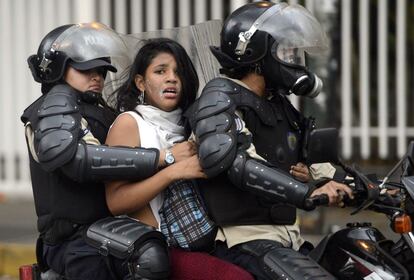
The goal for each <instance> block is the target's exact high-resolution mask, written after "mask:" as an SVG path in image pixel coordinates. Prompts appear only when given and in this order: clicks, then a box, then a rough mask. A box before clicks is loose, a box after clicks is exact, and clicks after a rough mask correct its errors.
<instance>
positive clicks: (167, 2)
mask: <svg viewBox="0 0 414 280" xmlns="http://www.w3.org/2000/svg"><path fill="white" fill-rule="evenodd" d="M204 2H205V1H202V3H204ZM173 4H174V1H171V0H163V2H162V5H161V7H162V27H161V28H163V29H165V28H173V27H174V5H173ZM197 4H199V3H197Z"/></svg>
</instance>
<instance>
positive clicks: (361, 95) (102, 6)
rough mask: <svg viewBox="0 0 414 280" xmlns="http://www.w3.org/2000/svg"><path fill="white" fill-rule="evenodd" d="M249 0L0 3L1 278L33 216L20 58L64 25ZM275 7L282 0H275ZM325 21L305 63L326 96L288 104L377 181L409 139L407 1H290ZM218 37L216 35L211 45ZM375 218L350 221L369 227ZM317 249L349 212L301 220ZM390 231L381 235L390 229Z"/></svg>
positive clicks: (411, 60) (145, 17)
mask: <svg viewBox="0 0 414 280" xmlns="http://www.w3.org/2000/svg"><path fill="white" fill-rule="evenodd" d="M248 2H253V1H246V0H116V1H115V0H0V38H1V43H0V119H1V120H2V121H1V125H0V131H1V133H0V135H1V137H0V279H8V278H13V277H16V275H17V267H18V266H19V265H20V264H23V263H31V262H34V242H35V239H36V218H35V213H34V206H33V202H32V190H31V186H30V174H29V168H28V158H27V151H26V146H25V139H24V129H23V125H22V123H21V122H20V115H21V113H22V112H23V110H24V108H26V107H27V106H28V105H29V104H30V103H31V102H33V101H34V100H35V99H36V98H38V97H39V96H40V85H39V84H37V83H35V82H34V81H33V79H32V77H31V74H30V71H29V69H28V67H27V63H26V59H27V57H28V56H29V55H30V54H33V53H36V52H37V47H38V45H39V43H40V41H41V39H42V38H43V37H44V36H45V35H46V33H48V32H49V31H50V30H52V29H53V28H55V27H57V26H59V25H62V24H67V23H78V22H89V21H99V22H102V23H104V24H106V25H108V26H110V27H112V28H113V29H115V30H116V31H118V32H120V33H123V34H130V33H141V32H146V31H154V30H159V29H170V28H174V27H183V26H188V25H193V24H197V23H201V22H205V21H207V20H212V19H219V20H220V19H224V18H226V16H227V15H228V14H229V13H231V12H232V11H233V10H235V9H236V8H238V7H239V6H241V5H243V4H245V3H248ZM273 2H281V1H273ZM284 2H289V3H298V4H302V5H304V6H305V7H307V8H308V9H309V10H310V11H311V12H312V13H313V14H314V15H315V16H316V17H317V18H318V19H319V20H320V22H321V23H322V26H323V27H324V28H325V31H326V33H327V34H328V37H329V40H330V44H331V48H330V51H329V52H328V53H326V54H325V55H324V56H323V57H318V58H309V61H310V68H311V69H313V70H314V71H315V72H316V73H317V74H318V76H320V77H321V78H322V79H323V81H324V90H323V92H322V93H321V94H320V95H319V96H318V98H316V99H313V100H310V99H304V98H297V97H292V98H291V101H292V103H293V104H294V105H295V106H296V107H297V108H298V109H299V110H301V111H302V112H304V113H305V115H312V116H314V117H316V119H317V122H318V126H319V127H330V126H334V127H337V128H339V130H340V137H341V155H342V157H343V158H344V159H345V161H346V162H347V163H356V164H357V165H358V166H360V168H361V169H362V170H364V171H365V172H368V173H369V172H375V173H377V174H378V175H379V176H380V177H381V176H384V175H385V174H386V173H387V171H388V170H389V169H390V168H391V166H392V165H393V164H394V163H396V162H397V161H398V159H399V158H400V157H401V156H402V155H403V154H404V153H405V150H406V148H407V145H408V143H409V142H410V141H411V140H414V114H413V115H411V113H412V111H411V110H412V108H411V106H414V94H413V90H412V89H413V88H414V0H302V1H301V0H290V1H284ZM218 35H219V34H216V36H217V38H218ZM381 218H382V217H381V216H378V217H377V216H375V215H374V214H372V213H362V214H358V215H357V217H352V220H358V221H371V222H373V223H374V225H376V226H378V227H380V228H381V229H384V230H386V228H387V227H388V225H387V224H385V222H386V221H385V219H384V220H382V219H381ZM299 220H300V222H301V224H302V229H303V231H304V233H305V234H307V236H308V237H309V239H311V241H313V242H314V243H316V242H317V241H318V240H319V239H320V237H321V236H322V235H323V234H326V233H327V232H329V231H330V230H335V229H336V228H338V227H342V226H344V225H345V224H346V222H348V221H350V220H351V218H350V217H349V210H347V209H345V210H342V209H341V210H336V211H329V212H328V211H326V210H325V209H319V210H317V211H314V212H312V213H300V217H299ZM387 232H388V231H387Z"/></svg>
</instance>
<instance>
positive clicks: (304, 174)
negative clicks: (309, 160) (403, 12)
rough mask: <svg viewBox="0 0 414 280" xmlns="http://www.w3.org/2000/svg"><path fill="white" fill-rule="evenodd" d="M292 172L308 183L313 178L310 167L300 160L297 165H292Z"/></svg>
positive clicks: (294, 175) (297, 177)
mask: <svg viewBox="0 0 414 280" xmlns="http://www.w3.org/2000/svg"><path fill="white" fill-rule="evenodd" d="M290 174H291V175H292V176H293V177H295V178H296V179H298V180H299V181H301V182H305V183H306V182H309V181H310V180H311V175H310V173H309V168H308V167H307V166H306V165H305V164H303V163H301V162H298V163H297V164H296V165H292V166H291V167H290Z"/></svg>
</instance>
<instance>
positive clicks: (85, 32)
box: [27, 22, 128, 84]
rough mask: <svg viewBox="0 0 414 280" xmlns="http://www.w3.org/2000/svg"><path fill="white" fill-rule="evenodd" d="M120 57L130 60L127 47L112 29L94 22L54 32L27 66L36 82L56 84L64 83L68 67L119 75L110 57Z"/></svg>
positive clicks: (61, 27) (44, 39)
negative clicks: (98, 70)
mask: <svg viewBox="0 0 414 280" xmlns="http://www.w3.org/2000/svg"><path fill="white" fill-rule="evenodd" d="M117 56H125V57H128V56H127V53H126V46H125V43H124V42H123V41H122V39H121V38H120V37H119V35H118V34H117V33H116V32H115V31H113V30H112V29H110V28H108V27H106V26H105V25H103V24H100V23H96V22H93V23H82V24H68V25H63V26H60V27H57V28H55V29H54V30H52V31H51V32H49V33H48V34H47V35H46V36H45V37H44V38H43V40H42V42H41V43H40V46H39V49H38V51H37V54H34V55H31V56H30V57H29V58H28V59H27V62H28V64H29V68H30V70H31V72H32V75H33V78H34V80H35V81H36V82H39V83H42V84H53V83H56V82H58V81H59V80H61V79H62V77H63V75H64V73H65V70H66V67H67V65H68V64H70V65H71V66H72V67H73V68H75V69H78V70H89V69H93V68H97V67H104V68H105V69H106V70H109V71H111V72H116V71H117V69H116V67H115V66H113V65H112V64H111V57H117Z"/></svg>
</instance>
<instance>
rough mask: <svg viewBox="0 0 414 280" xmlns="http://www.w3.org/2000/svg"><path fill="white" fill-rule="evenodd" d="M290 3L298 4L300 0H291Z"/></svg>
mask: <svg viewBox="0 0 414 280" xmlns="http://www.w3.org/2000/svg"><path fill="white" fill-rule="evenodd" d="M288 3H289V4H290V5H294V4H297V3H298V0H289V1H288Z"/></svg>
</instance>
